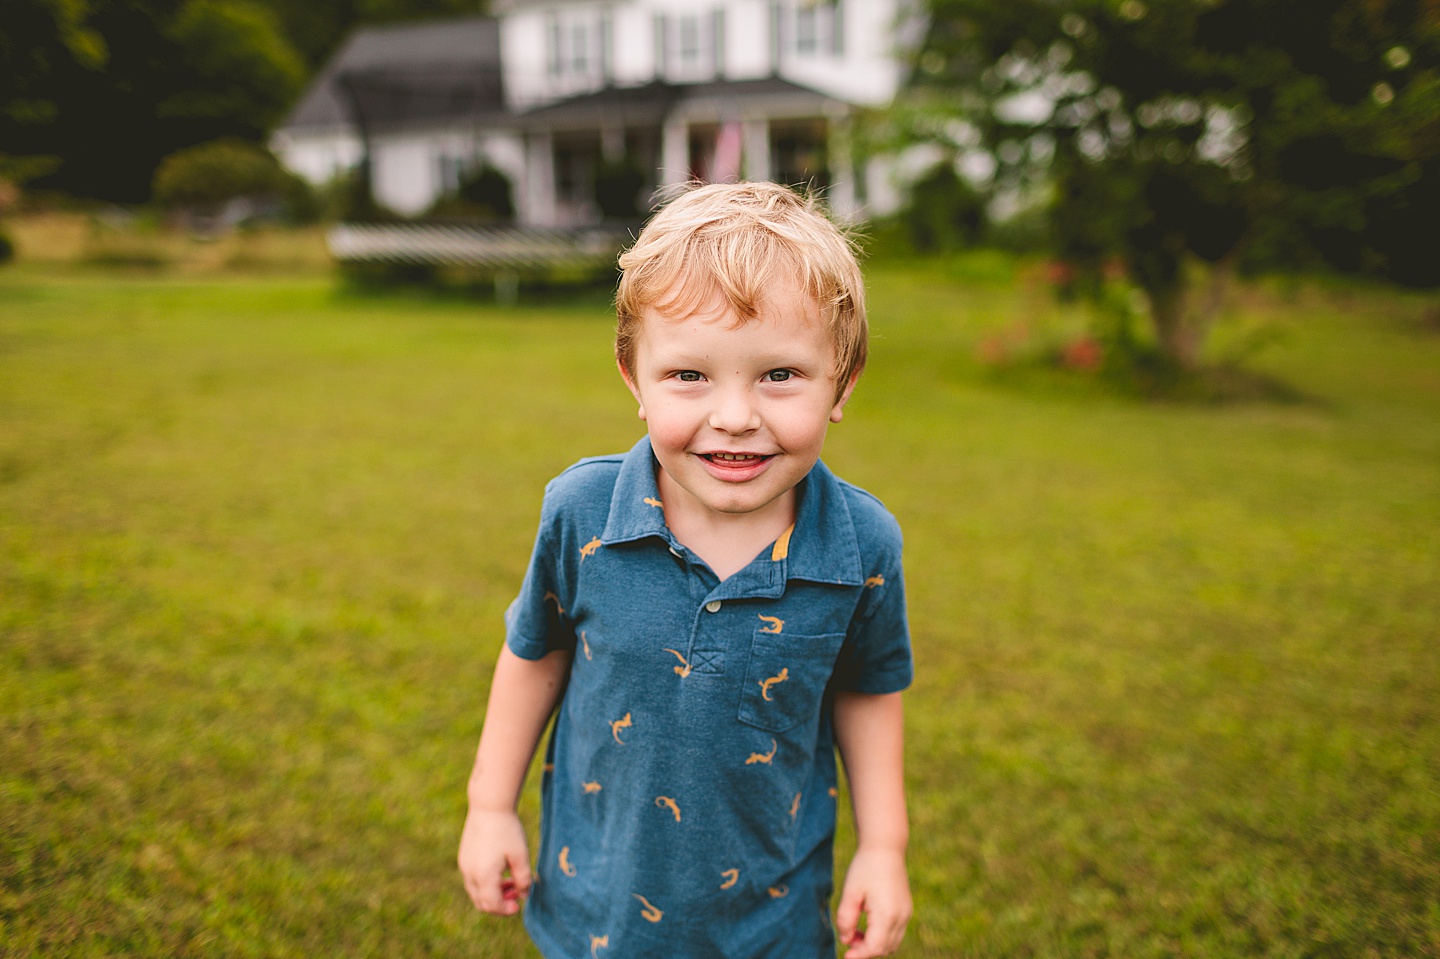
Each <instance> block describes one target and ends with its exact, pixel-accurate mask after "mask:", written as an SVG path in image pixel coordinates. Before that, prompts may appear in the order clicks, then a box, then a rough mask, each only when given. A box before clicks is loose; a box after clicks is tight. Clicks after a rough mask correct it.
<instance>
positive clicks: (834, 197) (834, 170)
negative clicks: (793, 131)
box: [825, 111, 860, 223]
mask: <svg viewBox="0 0 1440 959" xmlns="http://www.w3.org/2000/svg"><path fill="white" fill-rule="evenodd" d="M825 128H826V133H827V137H826V141H827V142H826V144H825V152H826V153H827V154H829V160H830V190H829V193H830V210H831V212H832V213H833V214H834V216H835V218H836V219H837V220H839V221H841V222H842V223H849V222H852V221H854V220H856V219H858V218H859V215H860V204H859V201H858V200H857V198H856V191H855V158H854V156H853V155H852V154H853V152H854V150H855V141H854V138H853V137H852V136H851V129H850V117H849V116H848V115H846V114H842V113H839V112H838V111H837V112H834V113H831V114H830V116H828V117H826V123H825Z"/></svg>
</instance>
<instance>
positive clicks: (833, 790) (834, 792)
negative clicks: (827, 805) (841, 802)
mask: <svg viewBox="0 0 1440 959" xmlns="http://www.w3.org/2000/svg"><path fill="white" fill-rule="evenodd" d="M839 795H840V790H838V789H836V788H835V787H834V786H831V787H830V798H831V799H836V798H838V797H839Z"/></svg>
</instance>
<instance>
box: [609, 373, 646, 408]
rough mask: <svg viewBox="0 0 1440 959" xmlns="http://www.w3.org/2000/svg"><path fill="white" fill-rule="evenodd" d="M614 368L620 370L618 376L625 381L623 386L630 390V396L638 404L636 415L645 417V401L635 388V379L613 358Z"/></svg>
mask: <svg viewBox="0 0 1440 959" xmlns="http://www.w3.org/2000/svg"><path fill="white" fill-rule="evenodd" d="M615 368H616V369H617V370H619V371H620V378H621V379H622V380H624V381H625V388H626V389H628V390H629V391H630V395H631V396H633V397H635V402H636V403H639V404H640V409H639V411H638V413H637V414H636V415H638V416H639V417H640V418H641V419H642V420H643V419H644V418H645V401H644V400H642V399H640V391H639V390H638V389H636V388H635V381H634V380H633V379H631V378H630V371H629V370H627V369H625V364H624V363H621V362H620V360H619V359H616V360H615Z"/></svg>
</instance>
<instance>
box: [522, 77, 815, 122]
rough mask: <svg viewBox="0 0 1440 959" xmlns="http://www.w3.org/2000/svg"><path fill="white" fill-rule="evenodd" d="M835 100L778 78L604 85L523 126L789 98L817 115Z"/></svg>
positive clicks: (633, 118) (641, 117) (525, 117)
mask: <svg viewBox="0 0 1440 959" xmlns="http://www.w3.org/2000/svg"><path fill="white" fill-rule="evenodd" d="M831 99H832V98H831V97H828V96H826V95H825V94H823V93H819V92H817V91H815V90H812V89H810V88H809V87H803V86H801V85H799V84H798V83H792V82H790V81H789V80H782V79H780V78H779V77H762V78H760V79H757V80H715V81H711V82H709V83H665V82H663V81H655V82H653V83H647V84H645V85H644V86H639V87H606V88H605V89H603V90H598V91H596V92H595V93H583V94H580V95H579V96H575V97H571V98H570V99H568V100H561V101H560V102H558V103H551V104H547V105H545V106H543V107H537V108H535V109H534V110H530V111H528V112H527V113H524V114H522V115H521V117H520V121H521V123H522V124H523V125H525V126H539V127H547V128H552V129H553V128H566V127H572V128H593V127H595V126H598V125H603V124H606V123H611V124H616V125H624V126H645V125H651V126H656V125H659V124H660V123H661V122H662V121H663V120H664V119H665V117H666V116H667V115H668V114H669V113H670V112H671V111H672V110H674V109H675V108H676V107H683V106H684V105H686V104H694V105H696V106H699V105H701V104H708V103H714V104H717V105H729V104H734V103H742V102H744V101H752V102H753V101H755V100H770V101H778V100H783V101H788V102H793V103H794V104H795V105H796V109H797V112H805V113H818V112H819V111H820V110H821V108H822V107H823V106H824V104H825V103H826V102H827V101H830V100H831Z"/></svg>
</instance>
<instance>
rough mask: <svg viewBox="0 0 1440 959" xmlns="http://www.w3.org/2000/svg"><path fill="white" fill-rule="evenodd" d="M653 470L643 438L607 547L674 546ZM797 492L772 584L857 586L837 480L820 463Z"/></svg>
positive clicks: (617, 494) (614, 508) (613, 513)
mask: <svg viewBox="0 0 1440 959" xmlns="http://www.w3.org/2000/svg"><path fill="white" fill-rule="evenodd" d="M655 470H656V462H655V454H654V452H653V451H652V450H651V448H650V437H649V436H643V437H641V438H640V441H639V442H638V443H636V444H635V445H634V446H633V447H632V448H631V450H630V452H629V453H626V454H625V457H624V459H623V460H621V463H620V474H619V476H618V477H616V480H615V491H614V492H613V493H612V494H611V496H610V515H609V518H608V519H607V520H606V523H605V531H604V532H603V533H602V534H601V536H600V540H601V542H603V543H604V544H605V545H606V546H610V545H613V544H616V543H628V542H634V541H635V540H640V539H644V538H646V537H649V536H658V537H660V538H661V539H663V540H665V541H666V542H667V543H673V541H674V537H673V536H672V535H671V533H670V529H669V527H667V526H666V525H665V512H664V510H663V509H661V507H660V489H659V487H658V486H657V485H656V482H655ZM796 491H797V492H798V493H799V502H798V505H797V507H796V510H795V526H794V528H793V529H792V530H791V531H790V532H789V533H788V536H789V539H788V542H786V537H785V536H782V537H781V538H780V539H779V540H777V541H776V548H774V549H772V550H771V551H770V553H769V561H770V562H772V563H777V564H780V565H779V567H778V568H775V572H776V574H777V575H775V577H774V579H775V580H776V581H778V582H784V581H785V580H786V579H803V580H809V581H812V582H817V583H835V584H838V585H842V586H859V585H861V584H862V583H863V582H864V581H865V577H864V574H863V573H862V571H861V568H860V547H859V543H858V541H857V539H856V536H855V524H854V522H853V521H852V520H851V518H850V507H849V505H848V504H847V503H846V502H845V492H844V490H843V489H842V488H841V483H840V480H839V479H838V478H837V477H836V476H835V474H834V473H832V472H830V469H829V467H827V466H826V465H825V464H824V463H821V462H816V464H815V466H814V467H813V468H812V469H811V470H810V473H809V474H808V475H807V476H806V477H805V479H804V480H802V481H801V483H800V485H799V486H798V487H796ZM727 582H728V581H727Z"/></svg>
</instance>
